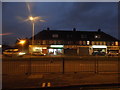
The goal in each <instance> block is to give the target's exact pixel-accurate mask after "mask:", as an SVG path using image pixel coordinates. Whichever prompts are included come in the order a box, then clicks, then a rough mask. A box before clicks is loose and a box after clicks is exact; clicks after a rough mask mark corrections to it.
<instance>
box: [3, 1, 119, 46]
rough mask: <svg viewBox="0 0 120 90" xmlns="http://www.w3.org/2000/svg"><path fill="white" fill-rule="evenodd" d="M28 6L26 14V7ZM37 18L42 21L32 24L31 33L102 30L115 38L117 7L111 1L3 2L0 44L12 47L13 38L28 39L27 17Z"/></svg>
mask: <svg viewBox="0 0 120 90" xmlns="http://www.w3.org/2000/svg"><path fill="white" fill-rule="evenodd" d="M27 5H29V6H30V11H29V9H28V8H27ZM29 15H32V16H41V17H42V19H44V20H45V21H46V22H36V23H35V33H38V32H39V31H42V30H43V29H46V28H47V27H49V28H50V29H51V30H72V29H73V28H76V29H77V30H80V31H96V30H97V29H99V28H100V29H101V30H102V31H104V32H106V33H108V34H110V35H112V36H114V37H116V38H118V6H117V3H115V2H91V3H89V2H84V3H83V2H48V3H47V2H36V3H25V2H3V3H2V32H3V33H4V34H5V35H3V44H10V45H13V44H14V43H15V41H16V39H17V38H26V37H28V38H30V37H31V35H32V24H31V23H30V21H25V19H26V18H27V17H28V16H29Z"/></svg>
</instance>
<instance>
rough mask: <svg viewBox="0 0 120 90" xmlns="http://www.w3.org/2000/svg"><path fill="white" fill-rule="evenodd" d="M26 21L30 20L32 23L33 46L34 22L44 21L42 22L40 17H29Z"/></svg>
mask: <svg viewBox="0 0 120 90" xmlns="http://www.w3.org/2000/svg"><path fill="white" fill-rule="evenodd" d="M28 20H30V21H31V22H32V45H34V33H35V22H36V21H38V20H39V21H40V22H45V20H42V17H40V16H36V17H33V16H29V17H28Z"/></svg>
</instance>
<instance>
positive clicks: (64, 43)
mask: <svg viewBox="0 0 120 90" xmlns="http://www.w3.org/2000/svg"><path fill="white" fill-rule="evenodd" d="M34 39H35V40H34V45H31V39H30V40H29V52H30V53H32V52H43V53H45V54H48V55H61V54H64V55H92V53H93V52H95V51H98V50H100V51H102V52H105V53H108V52H109V50H119V48H120V47H119V44H120V43H119V40H118V39H116V38H114V37H112V36H111V35H108V34H106V33H104V32H103V31H101V30H100V29H98V30H97V31H77V30H76V29H75V28H74V29H73V30H70V31H65V30H50V29H49V28H47V30H43V31H41V32H39V33H38V34H36V35H35V36H34Z"/></svg>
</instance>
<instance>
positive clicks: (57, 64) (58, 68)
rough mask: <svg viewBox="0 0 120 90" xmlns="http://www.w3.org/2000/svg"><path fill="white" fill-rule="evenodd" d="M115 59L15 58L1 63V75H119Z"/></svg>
mask: <svg viewBox="0 0 120 90" xmlns="http://www.w3.org/2000/svg"><path fill="white" fill-rule="evenodd" d="M119 69H120V61H119V58H117V57H86V58H84V57H83V58H19V59H18V58H16V59H9V60H7V59H6V60H4V59H3V61H2V73H3V75H6V74H7V75H11V74H13V75H14V74H33V73H63V74H64V73H79V72H92V73H96V74H97V73H120V70H119Z"/></svg>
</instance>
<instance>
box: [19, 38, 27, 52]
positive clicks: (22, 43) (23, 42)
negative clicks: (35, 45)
mask: <svg viewBox="0 0 120 90" xmlns="http://www.w3.org/2000/svg"><path fill="white" fill-rule="evenodd" d="M25 43H26V40H19V44H21V45H22V51H23V45H24V44H25Z"/></svg>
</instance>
